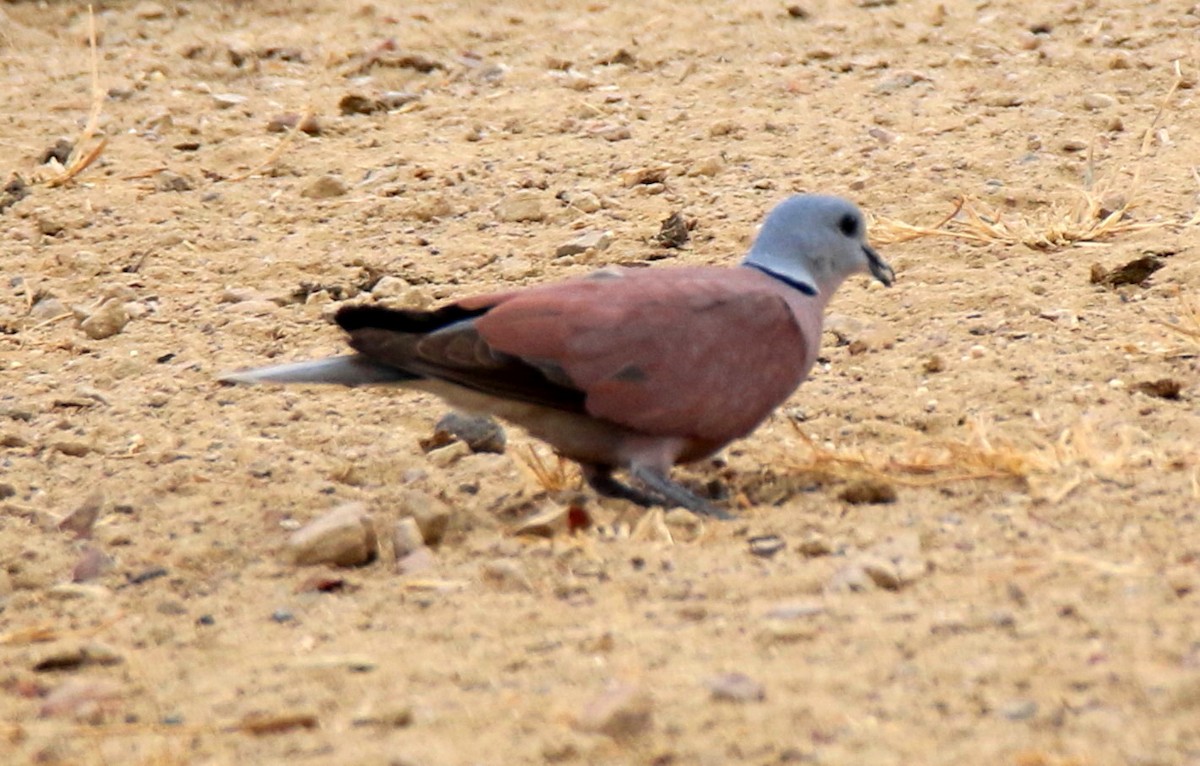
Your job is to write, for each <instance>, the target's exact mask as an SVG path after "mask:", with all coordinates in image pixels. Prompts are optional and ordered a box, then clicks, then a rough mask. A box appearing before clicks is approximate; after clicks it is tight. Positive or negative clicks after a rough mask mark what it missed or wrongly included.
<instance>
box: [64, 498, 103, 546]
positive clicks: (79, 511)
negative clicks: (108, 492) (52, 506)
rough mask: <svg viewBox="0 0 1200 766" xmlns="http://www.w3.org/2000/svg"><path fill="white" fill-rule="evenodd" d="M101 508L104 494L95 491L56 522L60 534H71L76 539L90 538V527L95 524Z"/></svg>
mask: <svg viewBox="0 0 1200 766" xmlns="http://www.w3.org/2000/svg"><path fill="white" fill-rule="evenodd" d="M103 508H104V493H103V492H101V491H100V490H96V491H95V492H93V493H92V494H90V495H88V496H87V498H85V499H84V501H83V502H82V503H80V504H79V505H78V506H77V507H76V508H75V509H74V510H73V511H71V512H70V513H68V514H67V515H66V516H64V517H63V518H62V520H61V521H59V522H58V529H59V531H62V532H71V533H72V534H74V535H75V538H76V539H80V538H88V537H91V536H92V527H93V526H94V525H95V524H96V519H98V518H99V517H100V511H101V510H102V509H103Z"/></svg>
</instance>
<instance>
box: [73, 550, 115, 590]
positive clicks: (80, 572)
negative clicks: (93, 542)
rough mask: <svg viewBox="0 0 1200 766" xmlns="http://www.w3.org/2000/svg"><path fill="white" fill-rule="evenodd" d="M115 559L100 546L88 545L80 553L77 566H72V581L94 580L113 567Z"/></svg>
mask: <svg viewBox="0 0 1200 766" xmlns="http://www.w3.org/2000/svg"><path fill="white" fill-rule="evenodd" d="M112 564H113V561H112V559H111V558H109V556H108V554H106V553H105V552H104V551H102V550H100V549H99V548H95V547H92V546H87V547H85V548H84V549H83V551H82V552H81V553H80V554H79V559H78V560H77V561H76V562H75V566H73V567H71V582H73V583H81V582H87V581H88V580H94V579H96V578H97V577H99V576H100V575H102V574H104V573H105V572H107V571H109V570H110V569H112Z"/></svg>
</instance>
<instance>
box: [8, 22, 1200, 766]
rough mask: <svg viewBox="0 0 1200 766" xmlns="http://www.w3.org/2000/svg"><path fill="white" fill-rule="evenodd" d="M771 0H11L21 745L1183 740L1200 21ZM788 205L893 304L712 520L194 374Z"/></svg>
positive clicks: (372, 403) (892, 745)
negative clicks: (325, 522) (867, 228)
mask: <svg viewBox="0 0 1200 766" xmlns="http://www.w3.org/2000/svg"><path fill="white" fill-rule="evenodd" d="M789 5H790V4H789V3H788V2H768V1H767V0H745V1H744V2H737V3H726V2H705V3H686V2H670V1H669V0H643V1H642V2H638V3H624V2H618V0H593V1H590V2H584V1H580V2H575V1H574V0H527V1H526V2H521V3H508V2H497V3H486V2H446V3H399V2H388V1H387V0H374V1H371V0H348V1H347V2H335V0H303V1H302V2H285V1H284V0H264V1H263V2H252V1H250V0H246V1H244V2H234V1H226V2H172V1H171V0H143V2H128V3H126V2H100V3H98V4H97V6H96V12H95V16H94V26H95V32H96V43H97V45H96V48H95V57H94V59H93V54H92V48H91V46H90V45H89V37H90V34H89V27H90V22H89V16H88V13H87V10H86V6H84V5H83V4H81V3H75V2H56V1H53V0H48V1H46V2H12V1H11V0H9V1H8V2H0V71H2V73H3V80H2V83H3V85H2V86H0V148H2V149H3V154H2V156H0V183H3V184H4V187H3V189H2V190H0V210H2V212H0V262H2V264H3V280H2V281H0V762H2V763H5V764H10V763H11V764H16V763H41V764H82V763H86V764H162V763H187V764H247V763H261V764H274V763H289V764H395V765H397V766H400V765H401V764H403V765H405V766H424V765H435V764H436V765H440V766H456V765H458V764H463V765H466V764H488V765H494V766H509V765H512V764H535V763H536V764H541V763H546V764H657V765H659V766H665V765H667V764H674V765H679V766H681V765H683V764H688V765H689V766H690V765H692V764H700V765H712V766H717V765H719V764H731V763H737V764H742V763H745V764H763V765H766V764H787V763H811V764H846V765H849V764H867V765H879V766H886V765H890V764H896V765H897V766H898V765H900V764H1011V765H1013V766H1067V765H1068V764H1071V765H1073V766H1084V765H1088V766H1092V765H1101V764H1130V765H1134V764H1136V765H1137V766H1152V765H1153V766H1198V765H1200V515H1198V512H1197V509H1198V508H1200V448H1198V445H1200V412H1198V407H1197V403H1198V402H1200V393H1198V392H1200V387H1198V377H1200V362H1198V361H1197V360H1198V359H1200V258H1198V253H1200V250H1198V249H1197V246H1196V242H1197V241H1200V240H1198V237H1200V229H1198V228H1197V226H1196V225H1195V223H1196V222H1195V220H1194V219H1193V216H1194V214H1195V212H1196V210H1197V208H1198V207H1200V176H1198V175H1197V167H1198V166H1200V141H1198V140H1197V126H1198V125H1200V108H1198V104H1197V99H1196V90H1195V86H1196V81H1197V67H1198V66H1200V57H1198V55H1197V54H1198V53H1200V45H1198V43H1200V6H1197V5H1196V4H1195V3H1193V2H1191V1H1190V0H1158V1H1154V2H1135V1H1134V0H1055V1H1054V2H1046V3H1026V2H1018V1H1017V0H993V1H991V2H972V1H968V0H941V1H940V2H937V1H934V0H912V1H911V2H902V1H892V2H889V1H888V0H882V1H881V0H872V1H868V0H857V1H855V2H850V1H846V2H841V1H837V0H799V2H798V3H797V4H795V5H790V7H789ZM93 70H94V72H95V78H94V77H93ZM808 190H812V191H822V192H828V193H835V194H840V195H844V196H847V197H850V198H852V199H854V200H855V201H857V202H858V203H860V204H861V205H862V206H863V208H864V209H865V210H867V211H869V212H870V213H871V214H872V216H873V224H872V231H873V234H874V241H875V242H876V244H877V246H878V248H879V249H880V251H881V252H883V254H884V255H885V256H886V257H887V258H888V259H889V260H890V261H891V263H892V265H893V266H894V267H895V268H896V271H897V274H898V282H897V284H896V286H895V287H893V288H891V289H885V288H883V287H882V286H880V285H878V284H868V281H867V280H865V279H855V280H853V281H852V282H851V283H849V284H847V285H846V286H845V287H844V288H843V290H842V291H841V292H840V293H839V294H838V295H837V297H836V299H835V301H834V304H833V306H832V308H831V312H832V315H831V316H830V319H829V326H828V328H827V332H826V334H825V338H824V347H823V352H822V361H821V362H820V364H819V365H818V369H817V370H816V371H815V373H814V375H813V377H812V379H810V380H809V381H808V382H807V383H806V384H805V385H804V386H803V387H802V388H801V390H800V391H799V392H798V393H797V395H796V396H795V397H794V399H793V400H792V401H790V402H789V403H788V406H786V407H785V408H783V409H781V410H780V412H779V413H777V415H775V416H774V417H772V419H771V420H769V421H768V422H767V423H766V424H765V425H764V426H763V427H762V428H761V429H760V430H759V431H758V432H757V433H756V434H755V435H754V436H753V437H752V438H750V439H748V440H746V441H743V442H739V443H738V444H735V445H733V446H732V447H730V448H729V449H728V450H726V451H725V453H724V454H723V455H721V457H720V459H719V460H715V461H709V462H706V463H703V464H700V465H695V466H690V467H687V468H686V469H682V470H680V471H679V476H680V477H681V478H682V479H683V480H685V481H686V482H688V483H689V485H690V486H692V487H694V488H696V489H697V490H698V491H706V492H711V493H715V494H716V495H718V496H721V497H724V498H725V499H723V500H722V501H721V502H723V503H724V504H725V505H726V506H727V507H729V508H731V509H733V510H735V511H736V512H737V513H738V519H737V520H736V521H733V522H726V523H713V522H704V521H700V520H697V519H695V518H694V517H691V516H690V515H688V514H686V513H681V512H676V513H669V514H663V513H662V512H661V511H651V512H649V513H646V512H642V511H640V510H637V509H634V508H632V507H631V506H628V505H626V504H624V503H621V502H618V501H609V500H604V501H601V500H597V499H596V498H595V497H594V496H593V495H591V494H589V493H586V492H581V491H580V488H579V479H578V476H577V474H576V473H575V472H574V469H572V468H570V467H569V466H560V465H558V464H557V463H556V461H555V459H554V457H553V456H552V455H551V454H550V453H549V452H548V451H547V450H546V449H545V448H544V447H542V446H539V445H536V444H533V443H531V442H530V441H529V440H528V439H527V438H526V437H524V436H522V435H521V434H520V433H519V432H515V431H510V432H509V433H508V444H507V448H506V450H505V451H504V452H503V453H499V454H498V453H494V452H491V453H489V452H480V453H473V452H471V450H470V449H469V448H468V447H467V446H466V445H465V444H463V443H459V442H453V443H450V444H448V445H444V446H441V447H439V448H437V449H432V450H430V451H426V448H427V447H430V446H432V445H430V444H428V443H426V444H425V446H424V447H423V446H422V442H423V440H428V439H429V438H430V437H431V435H432V434H433V432H434V430H435V429H434V425H435V423H436V422H437V421H438V420H439V419H440V418H441V417H442V416H443V415H444V414H445V413H446V410H445V407H444V406H443V405H441V404H440V403H439V402H438V401H436V400H435V399H433V398H431V397H428V396H423V395H416V394H403V393H381V392H378V391H368V390H350V391H334V390H316V389H306V388H289V389H279V388H234V387H228V386H222V385H220V384H219V383H217V381H216V377H217V376H218V375H219V374H220V373H221V372H223V371H226V370H230V369H234V368H239V367H245V366H253V365H258V364H265V363H269V362H271V361H272V360H274V361H287V360H293V359H303V358H311V357H320V356H324V355H328V354H333V353H339V352H340V351H342V349H343V339H342V337H341V334H340V332H339V331H338V330H337V328H336V327H335V326H334V325H333V324H332V323H331V322H330V321H329V320H330V316H331V313H332V311H333V310H334V309H335V308H336V307H337V306H338V305H339V304H340V303H342V302H344V301H347V300H351V301H385V302H387V303H389V304H393V305H402V306H433V305H436V304H437V303H439V302H442V301H446V300H449V299H452V298H454V297H458V296H464V295H467V294H470V293H474V292H477V291H482V290H489V289H495V288H498V287H505V286H517V285H524V284H534V283H538V282H543V281H547V280H554V279H561V278H565V277H568V276H573V275H579V274H583V273H586V272H587V271H589V270H591V269H594V268H596V267H598V266H601V265H605V264H647V265H649V267H651V268H661V267H669V266H671V265H673V264H702V263H721V264H724V263H730V262H732V261H733V260H735V259H736V258H737V257H739V255H740V253H741V252H743V251H744V249H745V247H746V246H747V244H748V242H749V241H750V238H751V237H752V235H753V232H754V230H755V226H756V225H757V223H758V222H759V220H760V219H761V216H762V215H763V214H764V213H765V212H766V210H768V209H769V208H770V207H771V206H772V205H773V204H774V203H775V202H777V201H778V200H779V199H781V198H783V197H784V196H786V195H788V194H790V193H793V192H797V191H808ZM961 200H965V201H966V202H965V205H964V206H963V207H962V209H961V210H960V211H959V214H958V216H957V217H956V218H955V219H953V220H950V221H947V222H944V219H946V218H947V217H948V216H950V215H951V214H953V213H954V211H955V210H956V205H958V204H959V201H961ZM674 214H678V215H679V216H681V217H682V221H683V222H684V226H683V227H682V228H683V229H684V230H686V231H687V234H688V236H687V242H686V243H684V244H683V245H682V247H669V246H667V244H664V242H663V241H662V240H661V239H660V238H658V234H659V233H660V228H661V227H662V223H663V221H664V220H666V219H667V218H668V217H670V216H672V215H674ZM943 222H944V223H943ZM904 223H907V224H911V225H912V226H915V227H919V228H918V229H916V230H913V231H909V232H908V233H910V234H919V235H921V236H915V237H913V238H909V239H906V231H908V230H906V229H905V227H904V226H903V224H904ZM939 224H942V226H941V228H940V229H937V231H931V230H932V229H933V228H934V227H937V226H939ZM688 227H690V228H688ZM675 233H676V234H677V235H678V234H679V233H680V231H679V230H678V227H677V231H676V232H675ZM581 237H582V238H585V239H588V238H590V242H591V244H592V245H593V246H592V247H587V248H583V247H580V248H571V249H574V250H579V252H572V253H569V254H568V253H566V252H565V251H561V250H560V248H562V247H563V246H564V245H567V244H568V243H572V242H574V241H576V240H577V239H579V238H581ZM597 242H599V244H600V246H595V245H596V244H597ZM1139 261H1140V263H1141V266H1142V267H1143V268H1142V269H1141V273H1136V274H1130V273H1128V272H1124V271H1121V267H1122V266H1124V265H1125V264H1128V263H1131V262H1139ZM1154 267H1158V268H1157V270H1154ZM1135 270H1136V269H1135ZM1151 271H1153V273H1150V272H1151ZM730 395H731V396H735V395H736V392H730ZM889 499H891V502H885V501H887V500H889ZM872 501H876V502H872ZM353 503H359V504H361V505H357V506H351V507H350V508H349V510H346V509H345V506H346V505H347V504H353ZM339 507H340V508H342V511H340V513H341V514H342V517H343V519H345V518H349V520H350V522H349V526H347V527H345V528H343V529H342V532H343V533H344V534H348V535H351V536H352V537H353V536H354V535H358V537H356V538H355V540H354V542H355V544H356V545H359V546H363V545H368V543H369V541H367V540H366V539H365V531H364V530H365V527H364V526H363V523H364V522H363V518H364V516H365V518H366V519H367V521H366V522H365V523H366V524H369V525H370V526H371V527H373V529H374V531H375V535H376V537H377V539H378V553H377V555H376V556H375V560H374V561H373V562H372V563H369V564H366V565H364V566H353V567H337V566H332V565H317V566H302V565H298V564H296V563H294V562H293V560H292V558H293V557H294V553H293V552H292V551H291V549H290V548H289V540H291V539H292V536H293V535H294V534H296V533H297V531H301V532H302V531H303V530H304V529H306V528H307V525H308V524H310V523H311V522H312V521H313V520H315V519H319V518H321V517H324V516H325V515H326V514H327V513H329V512H330V511H331V510H333V509H336V508H339ZM410 516H415V517H417V520H418V521H419V522H420V528H419V529H418V528H415V527H414V526H413V524H412V522H408V521H405V519H407V518H409V517H410ZM530 517H537V518H536V519H535V521H536V522H537V523H530V522H529V521H528V520H529V518H530ZM588 521H590V522H591V526H590V527H586V528H582V525H583V524H584V523H585V522H588ZM440 523H444V524H445V529H444V530H440V531H439V530H437V529H433V527H436V526H437V525H438V524H440ZM414 530H415V532H414ZM439 533H440V539H436V540H435V539H433V538H436V537H438V536H439ZM414 535H415V536H414ZM425 537H430V540H429V542H431V543H433V544H431V545H429V546H425V545H423V541H424V538H425ZM364 550H365V549H364ZM360 553H363V551H360ZM363 555H365V553H364V554H363Z"/></svg>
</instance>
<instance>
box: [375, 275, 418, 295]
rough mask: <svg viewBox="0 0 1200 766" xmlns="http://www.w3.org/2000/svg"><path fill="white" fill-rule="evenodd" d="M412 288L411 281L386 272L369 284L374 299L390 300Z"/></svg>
mask: <svg viewBox="0 0 1200 766" xmlns="http://www.w3.org/2000/svg"><path fill="white" fill-rule="evenodd" d="M411 289H412V283H410V282H409V281H408V280H407V279H404V278H402V277H397V276H393V275H391V274H386V275H384V276H382V277H380V278H379V280H378V281H377V282H376V283H375V284H374V285H372V286H371V295H372V297H374V298H375V299H376V300H380V301H390V300H393V299H396V298H399V297H401V296H403V295H405V294H406V293H408V291H409V290H411Z"/></svg>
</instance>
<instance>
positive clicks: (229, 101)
mask: <svg viewBox="0 0 1200 766" xmlns="http://www.w3.org/2000/svg"><path fill="white" fill-rule="evenodd" d="M212 99H213V104H214V105H215V106H216V107H217V108H218V109H230V108H232V107H235V106H241V105H242V104H244V103H246V102H247V101H249V100H250V99H249V98H247V97H246V96H243V95H241V94H240V93H214V94H213V96H212Z"/></svg>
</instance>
